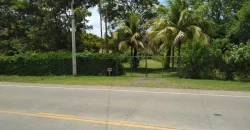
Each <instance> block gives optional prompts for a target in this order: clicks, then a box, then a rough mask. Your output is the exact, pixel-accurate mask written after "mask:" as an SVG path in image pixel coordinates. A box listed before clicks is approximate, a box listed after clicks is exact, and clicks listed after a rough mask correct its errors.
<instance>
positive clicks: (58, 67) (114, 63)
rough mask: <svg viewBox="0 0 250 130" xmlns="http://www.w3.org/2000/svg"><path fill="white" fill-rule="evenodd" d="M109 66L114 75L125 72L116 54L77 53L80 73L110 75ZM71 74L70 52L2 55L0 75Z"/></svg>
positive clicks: (0, 57) (78, 71) (0, 58)
mask: <svg viewBox="0 0 250 130" xmlns="http://www.w3.org/2000/svg"><path fill="white" fill-rule="evenodd" d="M107 68H113V72H112V73H111V75H112V76H115V75H123V74H124V69H123V66H122V65H121V63H120V60H119V59H117V58H116V57H115V56H114V55H111V54H94V53H81V54H77V73H78V75H108V72H107ZM116 69H117V70H116ZM71 74H72V55H71V53H69V52H49V53H26V54H20V55H15V56H0V75H22V76H45V75H71Z"/></svg>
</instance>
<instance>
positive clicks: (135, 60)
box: [134, 48, 137, 69]
mask: <svg viewBox="0 0 250 130" xmlns="http://www.w3.org/2000/svg"><path fill="white" fill-rule="evenodd" d="M134 69H137V49H136V48H134Z"/></svg>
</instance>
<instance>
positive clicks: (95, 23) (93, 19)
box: [88, 0, 167, 37]
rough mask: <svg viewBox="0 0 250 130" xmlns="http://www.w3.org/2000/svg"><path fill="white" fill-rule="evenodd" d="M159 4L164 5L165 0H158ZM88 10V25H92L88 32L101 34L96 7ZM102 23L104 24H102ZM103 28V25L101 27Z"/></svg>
mask: <svg viewBox="0 0 250 130" xmlns="http://www.w3.org/2000/svg"><path fill="white" fill-rule="evenodd" d="M158 1H159V2H160V4H163V5H166V1H167V0H158ZM89 11H90V12H91V13H92V16H91V17H89V18H88V20H89V23H88V24H89V25H93V29H91V30H89V31H88V32H90V33H93V34H95V35H97V36H99V37H100V36H101V33H100V18H99V17H100V16H99V13H98V10H97V7H94V8H91V9H89ZM103 25H104V24H103ZM103 30H104V27H103Z"/></svg>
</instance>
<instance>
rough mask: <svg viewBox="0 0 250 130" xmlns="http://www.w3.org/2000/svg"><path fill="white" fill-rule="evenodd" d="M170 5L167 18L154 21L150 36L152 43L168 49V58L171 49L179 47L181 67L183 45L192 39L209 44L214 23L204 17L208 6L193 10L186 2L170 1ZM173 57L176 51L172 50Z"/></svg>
mask: <svg viewBox="0 0 250 130" xmlns="http://www.w3.org/2000/svg"><path fill="white" fill-rule="evenodd" d="M168 5H169V10H168V11H167V10H166V11H165V16H164V17H161V18H157V19H155V20H153V22H152V31H151V32H150V33H149V35H151V36H150V39H151V43H155V44H162V45H161V47H167V49H168V53H167V56H170V54H171V47H172V48H173V47H175V46H177V47H178V65H180V56H181V45H182V43H185V42H186V41H187V40H192V39H199V40H200V41H201V42H204V43H209V35H211V34H212V22H211V21H209V20H207V19H205V17H204V14H206V12H207V6H208V5H207V4H203V5H201V6H199V7H196V8H195V9H193V10H191V9H190V7H189V4H188V2H186V1H185V0H169V1H168ZM161 8H162V7H161ZM169 52H170V53H169ZM172 56H174V49H173V50H172ZM168 61H170V60H168ZM172 61H173V60H172ZM167 64H169V63H167ZM168 66H169V65H168Z"/></svg>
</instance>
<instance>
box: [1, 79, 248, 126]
mask: <svg viewBox="0 0 250 130" xmlns="http://www.w3.org/2000/svg"><path fill="white" fill-rule="evenodd" d="M144 129H148V130H172V129H177V130H178V129H180V130H249V129H250V93H249V92H226V91H205V90H181V89H160V88H157V89H156V88H132V87H128V88H123V87H90V86H72V85H71V86H67V85H43V84H24V83H4V82H0V130H144Z"/></svg>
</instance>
